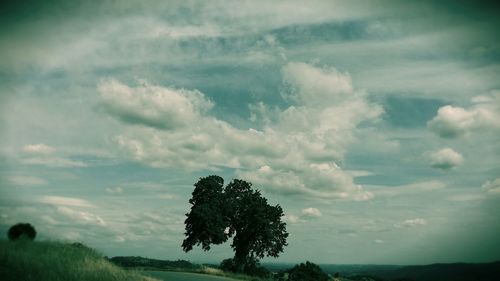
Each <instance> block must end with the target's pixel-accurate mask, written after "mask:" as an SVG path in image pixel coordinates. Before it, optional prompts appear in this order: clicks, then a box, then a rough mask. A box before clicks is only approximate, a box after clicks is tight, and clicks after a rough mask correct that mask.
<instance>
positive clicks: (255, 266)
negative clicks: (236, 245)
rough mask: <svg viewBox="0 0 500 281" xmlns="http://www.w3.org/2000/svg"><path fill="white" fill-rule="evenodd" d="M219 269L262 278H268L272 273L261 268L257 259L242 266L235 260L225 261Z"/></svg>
mask: <svg viewBox="0 0 500 281" xmlns="http://www.w3.org/2000/svg"><path fill="white" fill-rule="evenodd" d="M219 268H220V269H222V270H224V271H228V272H234V273H243V274H246V275H250V276H256V277H260V278H266V277H269V276H270V275H271V272H270V271H269V270H268V269H267V268H265V267H263V266H261V265H260V264H259V262H258V261H257V259H252V258H248V259H247V260H246V262H245V263H244V264H242V265H240V266H238V264H237V263H236V262H235V261H234V259H225V260H223V261H222V262H221V264H220V266H219Z"/></svg>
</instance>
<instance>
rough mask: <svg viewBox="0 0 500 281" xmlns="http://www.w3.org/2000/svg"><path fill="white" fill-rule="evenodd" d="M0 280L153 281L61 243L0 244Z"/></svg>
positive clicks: (99, 256) (0, 242) (90, 253)
mask: <svg viewBox="0 0 500 281" xmlns="http://www.w3.org/2000/svg"><path fill="white" fill-rule="evenodd" d="M0 280H9V281H155V280H156V279H153V278H150V277H145V276H142V275H140V274H139V273H137V272H134V271H128V270H124V269H121V268H119V267H118V266H116V265H113V264H112V263H110V262H108V261H107V260H106V259H104V258H103V257H102V255H101V254H99V253H98V252H96V251H95V250H93V249H90V248H86V247H75V246H72V245H70V244H66V243H61V242H32V241H17V242H11V241H5V240H3V241H2V240H0Z"/></svg>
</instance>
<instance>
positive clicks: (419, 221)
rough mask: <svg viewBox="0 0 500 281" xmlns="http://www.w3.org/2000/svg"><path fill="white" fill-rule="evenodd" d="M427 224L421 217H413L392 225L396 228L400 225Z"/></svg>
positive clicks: (414, 225)
mask: <svg viewBox="0 0 500 281" xmlns="http://www.w3.org/2000/svg"><path fill="white" fill-rule="evenodd" d="M423 225H427V221H426V220H425V219H422V218H414V219H407V220H404V221H403V222H401V223H397V224H395V225H394V227H396V228H401V227H416V226H423Z"/></svg>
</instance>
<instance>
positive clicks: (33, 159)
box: [22, 144, 87, 168]
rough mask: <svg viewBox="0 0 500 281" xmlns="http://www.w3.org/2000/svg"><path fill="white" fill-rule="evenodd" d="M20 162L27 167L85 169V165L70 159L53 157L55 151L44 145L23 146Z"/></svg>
mask: <svg viewBox="0 0 500 281" xmlns="http://www.w3.org/2000/svg"><path fill="white" fill-rule="evenodd" d="M22 151H23V152H24V155H23V158H22V162H23V163H25V164H29V165H43V166H47V167H53V168H54V167H56V168H64V167H87V164H86V163H83V162H81V161H75V160H72V159H70V158H66V157H60V156H57V155H55V154H56V149H55V148H53V147H51V146H48V145H46V144H28V145H25V146H23V148H22Z"/></svg>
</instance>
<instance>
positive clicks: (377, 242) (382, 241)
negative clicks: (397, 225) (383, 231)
mask: <svg viewBox="0 0 500 281" xmlns="http://www.w3.org/2000/svg"><path fill="white" fill-rule="evenodd" d="M373 243H375V244H383V243H384V240H382V239H375V240H373Z"/></svg>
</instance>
